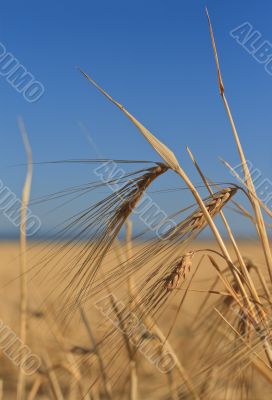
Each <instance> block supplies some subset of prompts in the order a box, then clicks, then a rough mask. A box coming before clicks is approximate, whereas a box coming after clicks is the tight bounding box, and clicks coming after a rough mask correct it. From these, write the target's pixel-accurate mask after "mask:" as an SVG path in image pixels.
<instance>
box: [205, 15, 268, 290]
mask: <svg viewBox="0 0 272 400" xmlns="http://www.w3.org/2000/svg"><path fill="white" fill-rule="evenodd" d="M206 13H207V17H208V23H209V28H210V34H211V39H212V45H213V51H214V56H215V62H216V69H217V74H218V81H219V89H220V94H221V97H222V100H223V103H224V106H225V109H226V111H227V114H228V118H229V120H230V124H231V128H232V132H233V135H234V138H235V142H236V145H237V149H238V153H239V156H240V159H241V162H242V167H243V171H244V178H245V182H246V185H247V188H248V193H249V197H250V199H251V203H252V206H253V209H254V212H255V215H256V227H257V232H258V234H259V236H260V239H261V243H262V246H263V250H264V255H265V259H266V263H267V268H268V272H269V276H270V280H271V282H272V254H271V249H270V245H269V240H268V236H267V232H266V228H265V223H264V220H263V215H262V212H261V208H260V204H259V202H258V201H257V199H256V191H255V187H254V183H253V181H252V177H251V174H250V171H249V168H248V165H247V162H246V157H245V155H244V151H243V148H242V145H241V142H240V139H239V135H238V133H237V130H236V126H235V123H234V120H233V117H232V114H231V111H230V108H229V105H228V102H227V99H226V97H225V90H224V85H223V81H222V75H221V71H220V66H219V60H218V55H217V50H216V44H215V39H214V35H213V29H212V24H211V20H210V17H209V14H208V10H207V9H206ZM251 193H252V194H251Z"/></svg>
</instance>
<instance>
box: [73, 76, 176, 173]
mask: <svg viewBox="0 0 272 400" xmlns="http://www.w3.org/2000/svg"><path fill="white" fill-rule="evenodd" d="M79 70H80V72H81V73H82V75H83V76H85V78H86V79H87V80H88V81H89V82H90V83H92V84H93V85H94V86H95V87H96V88H97V89H98V90H99V91H100V92H101V93H103V94H104V96H106V98H107V99H108V100H110V101H111V102H112V103H113V104H115V105H116V106H117V107H118V108H119V109H120V110H121V111H122V112H123V113H124V114H125V115H126V116H127V117H128V118H129V119H130V120H131V121H132V122H133V123H134V125H135V126H136V127H137V128H138V129H139V131H140V132H141V133H142V134H143V135H144V137H145V138H146V139H147V140H148V142H149V143H150V144H151V146H152V147H153V148H154V149H155V150H156V152H157V153H158V154H159V155H160V156H161V158H162V159H163V160H164V162H165V163H166V164H167V165H168V166H169V168H171V169H173V170H178V168H179V163H178V161H177V159H176V157H175V155H174V153H173V152H172V151H171V150H170V149H169V148H168V147H167V146H165V144H163V143H162V142H160V141H159V140H158V139H157V138H156V137H155V136H154V135H153V134H152V133H151V132H149V130H148V129H146V128H145V127H144V126H143V125H142V124H141V123H140V122H139V121H137V119H136V118H135V117H134V116H133V115H131V114H130V113H129V112H128V111H127V110H126V109H125V107H124V106H122V105H121V104H120V103H118V102H117V101H116V100H114V99H113V98H112V97H111V96H110V95H109V94H108V93H107V92H105V90H104V89H102V88H101V87H100V86H99V85H98V84H97V83H96V82H95V81H94V80H93V79H92V78H90V77H89V75H87V74H86V73H85V72H84V71H83V70H82V69H79Z"/></svg>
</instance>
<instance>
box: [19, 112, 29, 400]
mask: <svg viewBox="0 0 272 400" xmlns="http://www.w3.org/2000/svg"><path fill="white" fill-rule="evenodd" d="M19 129H20V132H21V135H22V138H23V142H24V147H25V151H26V155H27V174H26V179H25V184H24V188H23V193H22V203H21V224H20V261H21V262H20V264H21V268H20V286H21V287H20V289H21V310H20V313H21V316H20V318H21V321H20V339H21V340H22V342H23V343H25V344H26V342H27V303H28V300H27V274H26V271H27V262H26V246H27V240H26V222H27V219H26V218H27V207H28V203H29V197H30V190H31V181H32V152H31V147H30V144H29V141H28V136H27V133H26V130H25V126H24V122H23V120H22V119H21V118H20V119H19ZM24 397H25V375H24V372H23V370H22V368H20V371H19V378H18V387H17V400H23V399H24Z"/></svg>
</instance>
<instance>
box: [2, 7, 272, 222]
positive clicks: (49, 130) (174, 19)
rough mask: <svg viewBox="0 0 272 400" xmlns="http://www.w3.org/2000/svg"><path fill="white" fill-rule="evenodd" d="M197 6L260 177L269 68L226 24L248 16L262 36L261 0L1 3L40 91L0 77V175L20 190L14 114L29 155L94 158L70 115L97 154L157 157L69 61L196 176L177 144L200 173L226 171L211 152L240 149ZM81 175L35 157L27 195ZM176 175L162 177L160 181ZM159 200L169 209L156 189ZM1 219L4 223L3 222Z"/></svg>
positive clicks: (265, 25) (12, 39)
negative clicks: (22, 89)
mask: <svg viewBox="0 0 272 400" xmlns="http://www.w3.org/2000/svg"><path fill="white" fill-rule="evenodd" d="M205 5H207V6H208V8H209V12H210V16H211V18H212V22H213V26H214V31H215V37H216V41H217V47H218V52H219V56H220V61H221V68H222V73H223V78H224V83H225V88H226V94H227V97H228V98H229V102H230V104H231V108H232V111H233V115H234V117H235V120H236V123H237V128H238V130H239V133H240V137H241V140H242V142H243V144H244V148H245V150H246V154H247V156H248V158H249V159H251V160H253V161H254V163H255V165H256V167H258V168H259V169H260V170H261V171H262V173H263V175H264V177H270V176H271V166H272V160H271V143H272V139H271V130H272V111H271V110H272V108H271V107H272V90H271V89H272V76H270V75H268V74H267V73H266V72H265V70H264V67H263V66H262V65H261V64H259V63H257V62H256V61H255V60H254V59H253V58H252V57H251V56H250V55H249V54H248V53H247V52H246V51H245V50H244V49H243V48H242V47H241V46H239V45H238V44H237V43H236V42H235V41H234V40H233V39H232V38H231V37H230V34H229V32H230V30H231V29H233V28H235V27H236V26H238V25H240V24H242V23H243V22H245V21H249V22H250V23H251V24H252V25H253V27H254V28H255V29H256V30H258V31H260V32H261V34H262V36H263V38H264V40H269V41H271V42H272V26H271V16H272V3H271V1H262V2H260V1H256V0H255V1H253V0H250V1H239V2H237V1H234V0H229V1H218V0H207V1H205V2H204V1H199V0H198V1H197V0H186V1H185V0H171V1H165V0H148V1H146V0H145V1H143V0H138V1H137V2H136V1H134V2H131V1H130V2H128V1H123V0H122V1H121V0H116V1H114V2H113V1H109V0H107V1H105V0H99V1H97V0H93V1H87V0H86V1H83V0H78V1H50V0H48V1H46V2H37V1H25V2H21V1H18V0H17V1H15V2H14V1H13V2H5V4H2V7H1V14H0V41H1V43H2V44H4V45H5V47H6V48H7V50H8V51H9V52H11V53H12V54H13V55H14V56H15V57H16V58H17V59H18V60H19V61H20V63H21V64H22V65H24V66H25V67H26V68H27V69H28V70H29V71H31V73H32V74H33V75H34V76H35V78H36V79H38V80H39V81H41V82H42V84H43V85H44V87H45V93H44V95H43V97H42V98H41V99H40V100H39V101H38V102H37V103H32V104H29V103H27V102H26V101H25V99H24V98H23V96H22V95H21V94H19V93H17V92H16V91H15V90H14V89H13V88H12V87H11V86H10V85H9V84H8V83H7V82H6V81H5V79H4V78H0V90H1V107H0V110H1V111H0V129H1V135H0V148H1V158H0V168H1V175H0V178H1V179H2V181H3V182H4V183H5V184H7V185H9V186H10V188H11V189H12V190H14V191H15V192H16V193H20V191H21V188H22V185H23V181H24V172H25V169H24V168H22V167H20V168H19V167H11V166H12V165H15V164H18V163H23V162H25V154H24V150H23V146H22V142H21V138H20V136H19V132H18V128H17V117H18V115H23V117H24V120H25V123H26V126H27V130H28V134H29V138H30V142H31V145H32V150H33V155H34V160H35V161H48V160H61V159H67V158H97V153H96V150H95V149H94V148H93V147H92V146H91V145H90V143H89V142H88V140H87V139H86V137H85V136H84V133H83V131H82V128H81V127H80V123H81V124H83V125H84V126H85V127H87V129H88V131H89V134H90V135H91V137H92V140H93V142H94V143H95V146H96V149H97V150H98V152H99V153H100V154H101V156H103V157H112V158H119V159H122V158H125V159H137V158H139V159H150V160H157V159H158V156H157V155H156V154H155V153H154V151H153V150H152V149H151V147H150V146H149V144H148V143H147V142H145V140H144V138H143V137H142V136H141V135H140V134H138V132H137V130H136V129H135V128H134V127H133V126H132V125H131V123H130V122H129V121H127V120H126V119H125V117H124V116H123V115H122V114H121V113H120V112H119V111H118V110H117V109H115V108H114V107H113V105H112V104H110V103H108V102H107V101H106V100H105V98H103V96H101V95H100V94H99V93H98V92H97V91H96V90H95V89H94V88H93V87H92V86H90V85H89V84H88V83H87V82H86V81H85V80H84V79H83V78H82V76H81V75H80V74H79V72H78V71H77V70H76V67H77V66H81V67H82V68H83V69H84V70H86V71H87V72H88V73H89V74H90V75H91V76H92V77H93V78H94V79H95V80H96V81H97V82H99V83H100V84H101V85H102V86H103V87H104V88H105V89H106V90H108V91H109V92H110V93H111V94H112V95H113V96H114V97H115V98H116V99H117V100H119V101H120V102H121V103H122V104H124V105H125V106H126V107H127V109H128V110H130V112H132V113H133V114H134V115H135V116H136V117H137V118H138V119H139V120H140V121H141V122H142V123H144V124H145V125H146V126H147V127H148V128H149V129H150V130H151V131H152V132H154V133H155V134H156V135H157V136H158V137H159V138H160V139H161V140H162V141H163V142H165V143H166V144H167V145H169V147H170V148H172V149H173V150H174V151H175V153H176V155H177V156H178V157H179V159H180V160H181V162H182V165H183V166H184V167H185V168H187V170H188V172H189V173H190V175H191V176H192V177H193V178H194V179H195V181H199V179H198V178H196V175H195V173H194V171H193V168H192V166H191V164H190V162H189V160H188V157H187V155H186V152H185V147H186V145H188V146H189V147H190V148H191V149H192V150H193V151H194V153H195V155H196V156H197V158H198V160H199V162H200V163H201V165H202V166H205V172H206V174H207V175H208V176H210V177H213V178H214V179H217V180H218V181H229V180H231V179H232V178H231V177H230V175H229V173H228V172H226V171H225V169H224V167H222V166H221V164H220V162H219V161H218V156H222V157H224V158H225V159H227V160H228V161H229V162H231V163H232V164H236V163H237V162H238V157H237V154H236V152H235V151H234V149H235V145H234V140H233V137H232V134H231V130H230V126H229V123H228V120H227V118H226V114H225V112H224V109H223V105H222V103H221V100H220V96H219V93H218V88H217V79H216V71H215V65H214V59H213V54H212V49H211V43H210V37H209V32H208V27H207V20H206V16H205V10H204V7H205ZM88 173H89V172H88V169H86V168H85V172H84V170H82V169H81V170H80V171H77V172H76V171H75V170H74V169H71V168H68V169H65V168H62V167H60V168H59V167H40V166H37V167H35V170H34V181H33V196H35V195H36V194H40V193H44V194H46V193H50V192H52V191H54V190H56V189H57V188H59V189H60V188H62V187H65V186H69V184H70V183H71V184H75V181H77V179H79V181H80V182H84V181H86V180H88V177H89V176H88ZM84 174H86V176H85V175H84ZM177 182H178V181H177V179H176V178H175V177H174V176H173V174H172V175H171V174H170V175H169V177H168V179H167V180H165V181H164V184H165V186H174V185H177ZM185 197H186V196H185ZM181 200H182V197H181ZM161 201H162V203H163V204H166V203H167V204H168V205H169V204H171V207H172V205H173V208H174V206H175V209H176V208H177V205H176V204H175V205H174V204H172V203H171V201H173V202H174V200H166V196H165V197H163V199H162V200H161ZM176 201H177V197H175V202H176ZM181 204H182V205H181V206H183V202H182V201H181ZM184 206H185V204H184ZM75 209H76V208H75ZM3 227H4V228H7V229H9V228H10V226H8V224H6V222H5V221H3V225H2V229H3Z"/></svg>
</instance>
